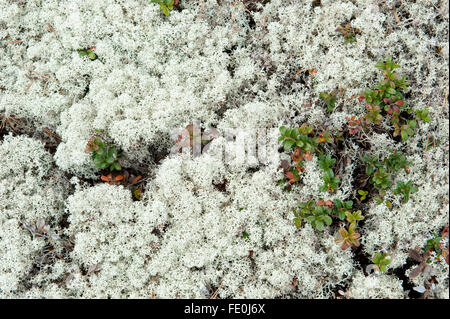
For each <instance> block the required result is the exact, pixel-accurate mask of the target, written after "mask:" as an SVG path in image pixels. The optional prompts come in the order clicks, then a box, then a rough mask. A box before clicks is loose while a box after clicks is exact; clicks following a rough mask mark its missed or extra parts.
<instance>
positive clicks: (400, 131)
mask: <svg viewBox="0 0 450 319" xmlns="http://www.w3.org/2000/svg"><path fill="white" fill-rule="evenodd" d="M375 66H376V67H377V68H379V69H381V70H382V71H381V72H382V74H383V76H384V79H383V80H382V81H381V82H380V83H378V84H377V85H376V86H375V87H374V89H366V90H365V92H364V93H362V95H361V96H360V97H359V101H360V102H362V101H365V103H366V109H367V112H366V114H365V115H364V116H363V117H360V118H359V119H356V117H355V116H352V117H346V119H347V122H348V125H349V127H350V128H349V133H350V134H356V133H358V132H360V131H362V130H364V129H365V128H368V127H369V126H370V125H371V124H376V125H379V124H381V123H382V122H383V120H384V118H385V117H387V118H389V119H390V122H391V124H392V125H393V127H394V132H393V135H394V136H398V135H400V136H401V138H402V140H403V141H407V140H408V138H409V137H411V136H413V135H414V129H415V127H416V121H415V120H406V119H404V118H402V112H403V111H406V112H407V113H408V114H411V112H412V109H411V108H407V106H406V103H405V97H404V91H405V90H406V89H407V86H408V85H409V84H408V83H407V82H406V81H405V76H403V77H402V78H398V76H397V74H396V72H395V69H396V68H398V67H400V65H398V64H396V63H394V62H393V61H392V60H391V58H390V57H388V58H387V59H386V61H383V62H378V63H377V64H376V65H375ZM416 114H417V116H418V117H419V118H423V119H425V118H427V114H428V113H427V111H419V112H416ZM428 120H429V118H428Z"/></svg>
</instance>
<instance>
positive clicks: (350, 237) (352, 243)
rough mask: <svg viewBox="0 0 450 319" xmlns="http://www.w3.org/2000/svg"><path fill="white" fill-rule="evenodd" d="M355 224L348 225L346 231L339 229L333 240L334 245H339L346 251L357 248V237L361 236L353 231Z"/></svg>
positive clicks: (342, 228) (343, 228)
mask: <svg viewBox="0 0 450 319" xmlns="http://www.w3.org/2000/svg"><path fill="white" fill-rule="evenodd" d="M355 228H356V223H352V224H350V226H349V227H348V229H346V228H345V227H341V228H340V229H339V231H338V238H337V239H336V240H335V241H336V243H341V249H342V250H346V249H347V248H349V247H358V246H359V245H360V243H359V239H358V238H359V237H361V234H360V233H358V232H356V231H355Z"/></svg>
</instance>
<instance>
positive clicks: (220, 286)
mask: <svg viewBox="0 0 450 319" xmlns="http://www.w3.org/2000/svg"><path fill="white" fill-rule="evenodd" d="M222 284H223V280H222V281H221V282H220V285H219V287H217V289H216V291H214V293H213V294H212V295H211V297H210V298H209V299H216V298H217V295H218V294H219V289H220V288H222Z"/></svg>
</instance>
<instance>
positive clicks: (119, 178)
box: [114, 175, 123, 182]
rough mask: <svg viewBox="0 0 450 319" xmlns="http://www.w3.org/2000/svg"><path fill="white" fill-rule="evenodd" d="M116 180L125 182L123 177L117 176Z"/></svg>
mask: <svg viewBox="0 0 450 319" xmlns="http://www.w3.org/2000/svg"><path fill="white" fill-rule="evenodd" d="M114 179H115V181H116V182H117V181H121V180H123V175H117V176H116V177H115V178H114Z"/></svg>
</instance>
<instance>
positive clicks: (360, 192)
mask: <svg viewBox="0 0 450 319" xmlns="http://www.w3.org/2000/svg"><path fill="white" fill-rule="evenodd" d="M358 194H359V195H361V197H360V198H359V200H360V201H361V202H362V201H363V200H365V199H366V197H367V195H368V194H369V192H368V191H365V190H363V189H359V190H358Z"/></svg>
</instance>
